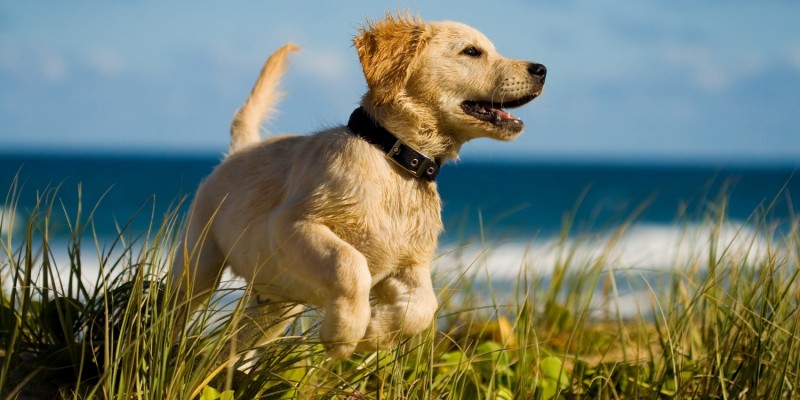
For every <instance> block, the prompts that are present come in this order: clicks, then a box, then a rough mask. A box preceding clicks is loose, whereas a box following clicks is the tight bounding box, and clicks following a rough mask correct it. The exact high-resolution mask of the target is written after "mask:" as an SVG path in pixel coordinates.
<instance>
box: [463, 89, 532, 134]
mask: <svg viewBox="0 0 800 400" xmlns="http://www.w3.org/2000/svg"><path fill="white" fill-rule="evenodd" d="M535 98H536V95H530V96H525V97H522V98H519V99H516V100H512V101H505V102H500V103H495V102H492V101H485V100H466V101H464V102H463V103H461V109H462V110H464V113H465V114H467V115H470V116H472V117H475V118H477V119H479V120H481V121H486V122H489V123H491V124H494V125H497V126H507V127H518V128H517V129H520V128H522V126H523V125H524V124H523V122H522V120H521V119H519V118H517V117H516V116H515V115H513V114H511V113H509V112H507V111H506V110H504V108H515V107H519V106H522V105H523V104H526V103H528V102H530V101H531V100H533V99H535Z"/></svg>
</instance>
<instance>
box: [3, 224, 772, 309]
mask: <svg viewBox="0 0 800 400" xmlns="http://www.w3.org/2000/svg"><path fill="white" fill-rule="evenodd" d="M51 246H52V247H51V248H52V261H53V262H54V264H55V265H56V266H57V267H58V268H59V269H60V270H62V271H64V272H66V271H67V270H68V269H69V266H70V263H71V261H70V259H69V256H68V254H67V251H66V249H67V242H66V241H65V240H60V241H59V240H55V241H52V242H51ZM101 246H102V244H101ZM712 251H713V254H715V257H716V258H717V259H719V258H725V260H727V261H729V262H733V263H735V264H736V265H753V264H754V263H756V262H757V261H758V260H760V259H764V257H765V256H766V255H767V254H775V253H776V252H778V251H781V250H780V246H776V244H775V243H773V242H772V240H771V239H769V238H767V237H765V236H764V235H763V234H761V233H759V232H758V231H757V230H756V229H754V228H752V227H750V226H748V225H745V224H736V223H727V224H723V225H721V226H713V225H710V224H688V225H655V224H635V225H632V226H630V227H628V228H627V229H625V230H624V231H622V232H620V233H614V232H610V233H604V234H597V235H594V236H586V237H568V238H566V239H564V240H561V239H559V238H558V237H549V238H548V237H536V238H534V239H532V240H530V241H523V240H521V239H518V240H512V241H504V242H498V243H496V244H491V243H490V244H484V245H482V244H478V243H473V244H467V245H461V246H456V245H444V246H443V247H442V249H441V250H440V253H441V255H440V256H439V257H438V258H437V259H436V260H435V261H434V264H433V271H434V274H435V275H436V276H437V278H438V279H440V281H441V280H442V279H443V280H444V281H448V280H450V279H449V278H452V277H453V276H456V275H457V274H460V273H462V272H464V271H467V272H468V273H472V274H475V276H476V277H477V278H479V279H482V278H487V279H491V280H494V281H513V280H515V279H518V278H519V277H520V276H521V275H522V274H536V275H539V276H542V277H547V276H548V275H550V274H552V272H553V270H554V268H555V267H556V266H557V265H562V264H564V263H566V262H567V260H569V262H568V263H569V269H570V270H571V271H578V270H580V269H581V268H584V269H585V268H592V267H595V266H599V267H600V268H603V270H605V271H633V272H634V273H636V271H637V270H641V271H645V272H669V271H673V270H685V269H687V268H692V269H697V270H702V269H703V268H706V267H707V265H708V260H709V259H710V257H711V254H712ZM116 257H118V255H115V254H112V257H111V259H112V260H115V259H116ZM81 265H82V280H83V281H84V283H85V284H87V285H88V287H94V285H95V282H97V279H98V277H99V276H100V274H102V273H104V272H105V271H103V270H102V269H101V265H103V261H102V260H101V259H100V257H99V256H97V251H96V250H95V249H94V248H93V245H91V244H89V243H86V244H85V247H84V249H83V251H82V258H81ZM165 272H166V271H165ZM35 274H36V275H37V276H35V277H34V282H39V279H40V278H41V273H40V272H35ZM222 281H223V282H227V284H226V285H225V286H226V287H228V288H236V287H244V285H245V283H244V282H243V281H242V280H241V279H238V278H236V277H234V276H233V275H231V274H230V273H226V274H225V275H224V276H223V278H222ZM450 281H452V280H450ZM9 283H10V282H9V281H8V280H4V285H3V286H7V285H8V284H9ZM3 289H4V290H8V289H9V288H8V287H4V288H3ZM590 290H591V289H590ZM651 301H652V299H651V296H650V293H649V292H648V291H646V290H635V291H632V292H628V293H621V294H619V296H618V297H616V302H615V303H613V304H604V305H602V306H604V307H609V308H610V309H611V310H610V311H612V312H616V311H619V312H620V314H621V315H622V316H634V315H637V314H638V313H640V312H647V311H648V310H652V307H653V305H652V303H651ZM593 308H594V309H595V310H600V309H601V305H599V304H597V305H593ZM606 310H608V309H606Z"/></svg>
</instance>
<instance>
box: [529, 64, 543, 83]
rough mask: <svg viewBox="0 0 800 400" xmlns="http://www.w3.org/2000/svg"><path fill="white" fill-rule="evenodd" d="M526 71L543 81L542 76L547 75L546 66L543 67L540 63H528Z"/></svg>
mask: <svg viewBox="0 0 800 400" xmlns="http://www.w3.org/2000/svg"><path fill="white" fill-rule="evenodd" d="M528 73H529V74H531V75H533V76H535V77H537V78H539V79H541V80H542V82H544V77H545V75H547V68H545V66H544V65H542V64H538V63H530V64H528Z"/></svg>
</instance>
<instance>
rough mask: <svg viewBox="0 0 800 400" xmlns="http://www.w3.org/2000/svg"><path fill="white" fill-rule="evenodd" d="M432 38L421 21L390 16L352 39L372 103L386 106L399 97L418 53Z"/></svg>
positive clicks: (362, 30) (374, 22) (407, 16)
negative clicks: (428, 39)
mask: <svg viewBox="0 0 800 400" xmlns="http://www.w3.org/2000/svg"><path fill="white" fill-rule="evenodd" d="M429 36H430V32H429V29H428V28H427V25H425V24H424V23H423V22H422V20H421V19H419V18H415V17H412V16H410V15H406V16H403V15H400V14H398V15H397V16H394V15H392V14H390V13H387V14H386V17H384V19H382V20H378V21H373V22H367V25H366V26H365V27H363V28H361V31H360V33H359V35H358V36H356V37H355V38H354V39H353V44H354V45H355V48H356V51H357V52H358V58H359V60H360V61H361V68H362V69H363V71H364V77H365V78H366V80H367V86H369V89H370V93H371V98H370V100H369V101H370V102H371V103H372V104H374V105H375V106H383V105H386V104H387V103H389V102H391V101H392V100H394V99H395V97H397V94H398V93H399V92H400V90H401V89H402V88H403V86H405V84H406V82H407V81H408V77H409V72H410V71H411V70H413V69H414V67H415V65H416V62H417V59H418V58H419V57H418V56H419V52H420V50H421V49H422V47H423V46H425V40H426V39H427V38H428V37H429Z"/></svg>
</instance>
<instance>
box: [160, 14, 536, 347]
mask: <svg viewBox="0 0 800 400" xmlns="http://www.w3.org/2000/svg"><path fill="white" fill-rule="evenodd" d="M353 43H354V47H355V49H356V51H357V53H358V57H359V60H360V62H361V66H362V68H363V73H364V77H365V78H366V83H367V92H366V94H365V95H364V96H363V98H362V100H361V107H359V108H358V109H356V111H354V112H353V114H352V115H351V117H350V122H349V123H348V125H346V126H339V127H335V128H332V129H327V130H324V131H321V132H317V133H314V134H311V135H281V136H273V137H269V138H267V139H264V140H262V139H261V138H260V137H259V136H260V135H259V128H260V126H261V123H262V121H263V120H264V119H265V118H266V117H267V116H269V114H271V110H272V109H273V107H274V105H275V103H276V102H277V101H278V99H279V98H280V94H279V93H278V91H277V86H278V83H279V80H280V78H281V76H282V75H283V74H284V72H285V71H286V69H287V62H288V61H287V60H288V55H289V53H291V52H293V51H295V50H296V49H297V47H296V46H294V45H293V44H289V45H286V46H284V47H283V48H281V49H280V50H278V51H277V52H276V53H274V54H273V55H272V56H271V57H270V58H269V59H268V60H267V62H266V64H265V65H264V68H263V69H262V71H261V75H260V77H259V79H258V81H257V83H256V85H255V86H254V88H253V90H252V92H251V94H250V97H249V98H248V100H247V101H246V102H245V104H244V105H243V106H242V108H241V109H240V110H239V111H238V112H237V113H236V115H235V117H234V119H233V122H232V124H231V142H230V149H229V153H228V154H227V156H226V157H225V159H224V160H223V161H222V162H221V164H220V165H218V166H217V167H216V168H215V170H214V171H213V172H212V173H211V174H210V175H209V176H208V177H207V178H206V179H205V180H204V181H203V182H202V183H201V184H200V186H199V188H198V189H197V192H196V195H195V197H194V200H193V203H192V206H191V211H190V212H189V215H188V216H187V219H186V222H185V225H184V230H183V233H182V244H181V245H179V250H178V251H177V252H176V255H175V257H174V262H173V267H172V271H171V276H172V279H173V280H174V281H175V282H177V283H178V285H179V286H180V287H181V290H182V291H183V292H184V293H185V294H186V295H187V296H189V297H190V298H191V299H192V300H191V304H192V306H194V305H196V304H197V303H198V302H200V301H202V300H203V299H204V298H205V296H207V295H208V294H209V293H211V292H212V291H213V290H214V289H215V288H216V286H217V284H218V282H219V276H220V272H221V270H222V269H223V268H224V267H226V266H229V267H230V268H231V269H232V271H233V272H234V273H235V274H237V275H239V276H241V277H243V278H244V279H246V280H247V282H248V283H249V284H250V285H251V286H252V292H253V294H252V296H251V299H250V301H251V303H252V307H250V308H248V316H247V318H246V319H248V320H250V322H249V323H251V324H253V325H254V326H255V328H252V327H251V328H252V329H250V332H251V334H250V337H249V339H252V340H255V341H259V340H261V341H263V340H267V339H270V338H274V337H276V336H278V335H279V334H281V333H282V332H283V330H284V329H285V328H286V327H287V326H288V324H289V323H290V322H291V320H292V318H291V317H292V316H294V315H296V314H297V313H298V312H299V311H301V310H302V309H303V307H304V306H303V305H313V306H317V307H319V308H320V309H321V310H322V311H323V318H322V321H321V325H320V328H319V336H320V340H321V342H322V344H323V346H324V348H325V351H326V352H327V354H328V355H329V356H330V357H332V358H334V359H342V358H346V357H349V356H350V355H352V353H353V352H354V351H367V350H368V351H372V350H378V349H386V348H390V347H391V346H393V345H395V344H396V343H397V342H398V341H399V340H400V339H402V338H405V337H409V336H413V335H416V334H419V333H421V332H422V331H423V330H425V329H426V328H427V327H429V326H430V324H431V322H432V320H433V318H434V314H435V312H436V309H437V307H438V303H437V298H436V294H435V292H434V289H433V286H432V283H431V273H430V264H431V260H432V259H433V257H434V253H435V251H436V249H437V246H438V237H439V235H440V233H441V232H442V230H443V224H442V220H441V199H440V197H439V193H438V191H437V186H436V181H435V177H436V174H437V173H438V171H439V168H440V167H441V166H442V164H443V163H445V162H446V161H448V160H454V159H456V158H457V157H458V154H459V151H460V149H461V146H462V145H463V144H464V143H466V142H467V141H469V140H472V139H476V138H481V137H488V138H492V139H496V140H501V141H509V140H512V139H514V138H515V137H517V136H518V135H519V134H520V133H521V132H522V130H523V127H524V124H523V122H522V121H521V120H520V119H519V118H517V117H515V116H514V115H512V114H510V113H509V112H508V111H506V110H505V109H507V108H513V107H519V106H522V105H524V104H526V103H528V102H530V101H531V100H533V99H534V98H536V97H538V96H539V95H540V94H541V93H542V90H543V86H544V82H545V76H546V73H547V70H546V68H545V67H544V66H543V65H542V64H539V63H535V62H530V61H522V60H515V59H510V58H506V57H503V56H501V55H500V54H499V53H498V52H497V50H496V49H495V47H494V46H493V45H492V43H491V42H490V41H489V40H488V39H487V38H486V37H485V36H484V35H483V34H481V33H480V32H479V31H477V30H476V29H474V28H471V27H469V26H467V25H464V24H461V23H456V22H449V21H443V22H425V21H423V20H421V19H420V18H419V17H413V16H405V15H393V14H386V16H384V17H383V18H382V19H379V20H376V21H367V23H366V24H365V25H364V26H363V27H361V28H360V30H359V32H358V33H357V35H356V36H355V38H354V40H353ZM253 332H255V333H253ZM257 337H260V339H259V338H257ZM256 344H257V343H256Z"/></svg>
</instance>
